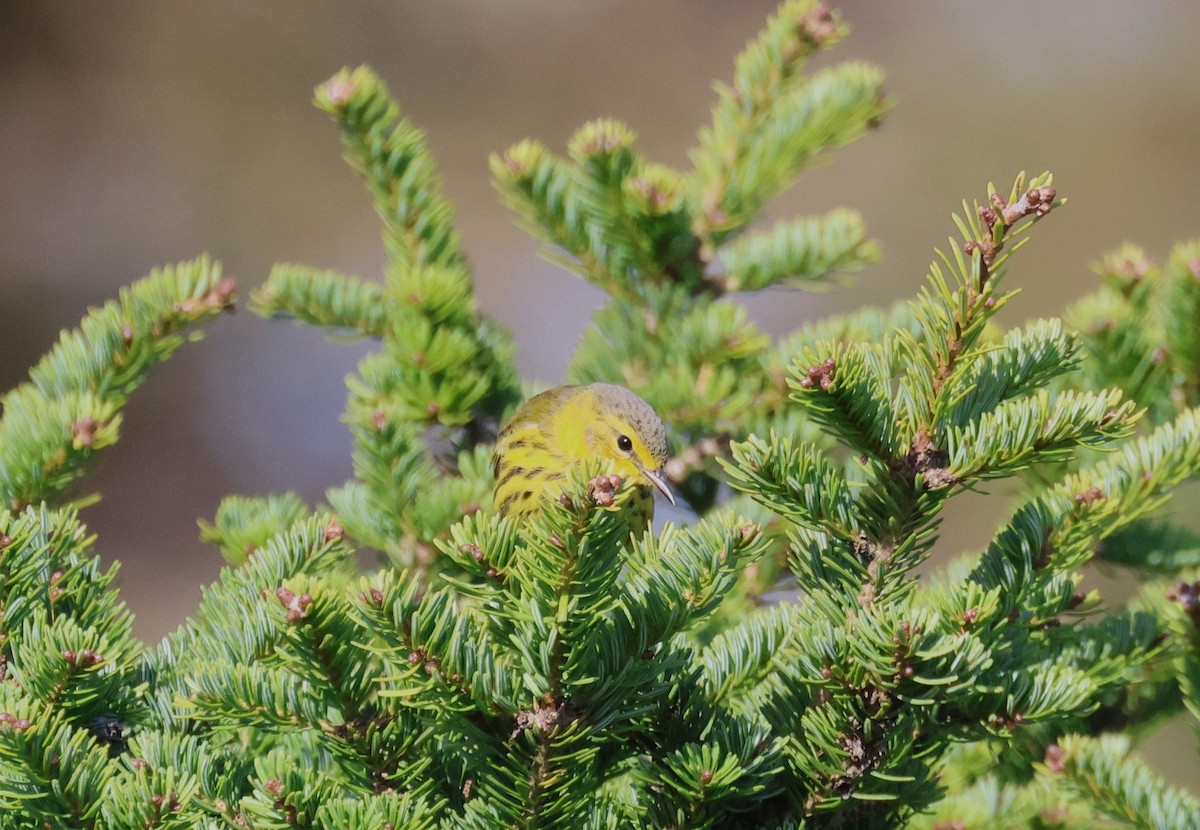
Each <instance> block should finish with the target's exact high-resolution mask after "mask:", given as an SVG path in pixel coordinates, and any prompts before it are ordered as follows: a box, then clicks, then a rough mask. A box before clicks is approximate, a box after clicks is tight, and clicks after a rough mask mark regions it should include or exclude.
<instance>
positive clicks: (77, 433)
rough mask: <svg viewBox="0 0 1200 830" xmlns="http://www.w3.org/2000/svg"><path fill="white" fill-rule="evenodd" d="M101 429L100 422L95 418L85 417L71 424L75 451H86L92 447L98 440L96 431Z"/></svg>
mask: <svg viewBox="0 0 1200 830" xmlns="http://www.w3.org/2000/svg"><path fill="white" fill-rule="evenodd" d="M98 429H100V422H99V421H97V420H96V419H95V418H91V417H87V416H84V417H83V418H80V419H79V420H78V421H76V422H75V423H73V424H71V443H72V445H74V447H75V449H77V450H80V449H85V448H87V447H90V446H92V444H93V443H94V442H95V440H96V430H98Z"/></svg>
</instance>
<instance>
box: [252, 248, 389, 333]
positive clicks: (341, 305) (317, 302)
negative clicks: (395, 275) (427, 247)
mask: <svg viewBox="0 0 1200 830" xmlns="http://www.w3.org/2000/svg"><path fill="white" fill-rule="evenodd" d="M250 308H251V310H252V311H254V313H256V314H260V315H262V316H264V317H286V318H292V319H296V320H300V321H302V322H304V323H308V324H309V325H310V326H321V327H323V328H329V329H335V330H338V331H344V332H352V333H354V334H357V335H359V336H361V337H375V338H379V337H382V336H383V334H384V331H385V328H386V325H387V308H386V306H385V305H384V303H383V287H382V286H381V285H380V284H379V283H377V282H370V281H368V280H364V279H362V278H360V277H355V276H351V275H348V274H341V273H338V272H336V271H320V270H318V269H316V268H310V267H308V266H306V265H284V264H280V265H276V266H275V267H274V268H272V269H271V275H270V277H269V278H268V279H267V282H266V284H265V285H263V286H262V287H261V288H260V289H258V290H257V291H255V292H254V295H253V297H252V298H251V303H250Z"/></svg>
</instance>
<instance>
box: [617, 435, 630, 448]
mask: <svg viewBox="0 0 1200 830" xmlns="http://www.w3.org/2000/svg"><path fill="white" fill-rule="evenodd" d="M617 449H619V450H620V451H621V452H629V451H630V450H632V449H633V442H632V441H630V440H629V436H628V435H618V436H617Z"/></svg>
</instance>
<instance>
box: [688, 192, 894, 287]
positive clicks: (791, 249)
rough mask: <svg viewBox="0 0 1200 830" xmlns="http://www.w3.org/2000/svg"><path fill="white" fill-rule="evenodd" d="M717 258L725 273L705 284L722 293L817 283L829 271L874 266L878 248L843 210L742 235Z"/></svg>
mask: <svg viewBox="0 0 1200 830" xmlns="http://www.w3.org/2000/svg"><path fill="white" fill-rule="evenodd" d="M718 256H719V258H720V261H721V264H722V265H723V266H724V268H725V274H724V275H723V276H721V277H714V278H710V280H709V284H710V285H712V286H713V288H714V290H715V291H716V292H717V293H721V294H723V293H728V292H731V291H758V290H760V289H763V288H766V287H768V286H771V285H779V284H783V285H798V284H804V283H811V284H819V283H821V282H823V281H825V280H827V279H829V277H830V275H831V274H833V273H834V272H840V273H845V272H848V271H853V270H857V269H859V268H862V267H863V266H864V265H868V264H870V263H872V262H875V261H876V260H877V259H878V258H879V248H878V246H877V245H876V244H875V243H874V242H873V241H871V240H870V239H869V238H868V237H867V232H866V226H865V225H864V223H863V219H862V216H861V215H860V214H859V213H858V212H857V211H852V210H847V209H844V208H843V209H840V210H834V211H831V212H830V213H828V214H826V215H825V216H821V217H810V218H805V219H794V220H791V221H781V222H778V223H776V224H775V225H774V226H773V227H772V228H771V229H769V230H766V231H757V232H750V233H746V234H744V235H742V236H740V237H738V238H737V239H736V240H734V241H732V242H730V243H729V244H727V245H724V246H723V247H722V248H721V249H720V250H719V251H718Z"/></svg>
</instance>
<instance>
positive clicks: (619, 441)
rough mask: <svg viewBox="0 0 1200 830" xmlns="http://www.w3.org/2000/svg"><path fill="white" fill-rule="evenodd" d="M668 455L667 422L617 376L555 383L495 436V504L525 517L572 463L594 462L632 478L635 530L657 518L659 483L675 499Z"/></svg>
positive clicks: (557, 490) (556, 489)
mask: <svg viewBox="0 0 1200 830" xmlns="http://www.w3.org/2000/svg"><path fill="white" fill-rule="evenodd" d="M666 462H667V428H666V426H664V425H663V422H662V419H661V418H659V417H658V413H656V412H655V411H654V409H653V408H652V407H651V406H650V404H648V403H646V402H645V401H644V400H642V399H641V398H640V397H638V396H637V395H636V394H635V393H633V392H631V391H630V390H628V389H626V388H625V387H624V386H618V385H616V384H612V383H591V384H588V385H586V386H576V385H567V386H556V387H554V388H553V389H547V390H546V391H545V392H542V393H541V394H538V395H534V396H533V397H532V398H530V399H529V400H528V401H526V402H525V403H524V404H523V405H522V406H521V407H520V408H519V409H518V410H517V411H516V413H514V414H513V416H512V417H511V418H509V420H508V422H507V423H506V424H505V425H504V427H503V428H502V429H501V430H500V433H499V435H498V436H497V437H496V448H495V452H494V454H493V456H492V472H493V473H494V475H495V485H494V489H493V494H492V495H493V503H494V506H495V509H496V512H497V513H499V514H501V515H503V516H511V517H515V518H520V517H523V516H527V515H529V514H530V513H534V512H536V511H537V510H538V509H539V506H540V504H541V502H542V501H543V497H547V496H549V497H551V498H554V497H557V496H559V495H560V494H561V493H562V491H563V490H564V489H565V487H566V486H567V484H568V481H569V479H568V475H569V473H570V471H571V469H572V468H576V467H581V466H587V465H591V464H596V465H598V466H599V467H600V469H602V470H604V472H606V473H608V474H613V475H618V476H620V477H621V478H622V480H623V481H624V482H632V483H633V486H634V488H635V492H634V494H633V497H632V498H631V499H630V501H629V503H628V507H627V510H628V511H629V512H628V519H629V527H630V531H631V533H632V534H633V535H634V536H635V537H636V536H640V535H642V534H643V533H644V532H645V530H646V528H648V527H649V526H650V523H651V521H652V520H653V518H654V490H658V491H659V492H660V493H662V494H663V496H664V497H665V498H666V499H667V501H669V502H670V503H671V504H675V496H674V495H673V494H672V493H671V488H670V487H669V486H668V485H667V479H666V476H665V475H664V474H663V465H664V464H666Z"/></svg>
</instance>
